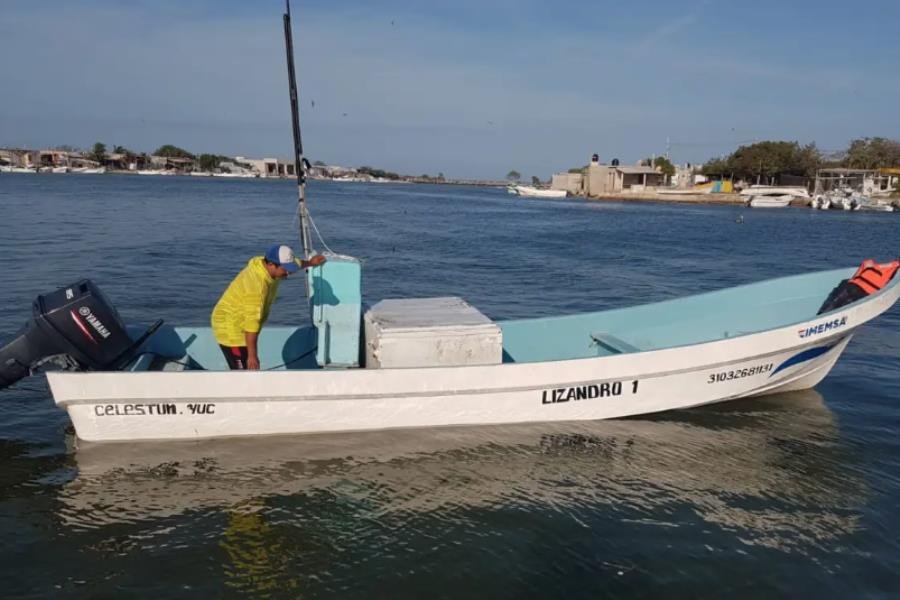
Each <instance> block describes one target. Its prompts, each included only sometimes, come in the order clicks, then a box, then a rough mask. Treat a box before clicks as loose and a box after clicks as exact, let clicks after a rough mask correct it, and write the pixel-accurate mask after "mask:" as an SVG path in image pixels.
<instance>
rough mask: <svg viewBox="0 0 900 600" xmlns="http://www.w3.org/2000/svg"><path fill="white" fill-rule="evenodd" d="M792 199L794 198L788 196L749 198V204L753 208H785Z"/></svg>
mask: <svg viewBox="0 0 900 600" xmlns="http://www.w3.org/2000/svg"><path fill="white" fill-rule="evenodd" d="M793 199H794V197H793V196H790V195H784V196H751V197H750V202H749V204H750V206H752V207H753V208H787V207H788V206H790V204H791V200H793Z"/></svg>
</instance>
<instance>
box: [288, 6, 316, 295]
mask: <svg viewBox="0 0 900 600" xmlns="http://www.w3.org/2000/svg"><path fill="white" fill-rule="evenodd" d="M284 48H285V52H286V53H287V70H288V85H289V88H290V94H291V120H292V124H293V132H294V172H295V174H296V175H297V209H298V212H299V213H300V240H301V241H302V243H303V258H305V259H309V255H310V239H309V212H308V210H307V207H306V167H305V164H306V161H305V159H304V158H303V140H302V139H301V137H300V107H299V105H298V97H299V94H298V93H297V76H296V74H295V72H294V39H293V36H292V34H291V2H290V0H285V13H284ZM304 281H305V282H306V296H307V297H309V295H310V289H309V279H308V278H304Z"/></svg>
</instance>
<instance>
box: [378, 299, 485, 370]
mask: <svg viewBox="0 0 900 600" xmlns="http://www.w3.org/2000/svg"><path fill="white" fill-rule="evenodd" d="M363 321H364V322H365V335H366V368H368V369H392V368H405V367H456V366H463V365H496V364H500V363H501V362H503V334H502V332H501V330H500V327H499V326H498V325H497V324H495V323H494V322H493V321H491V320H490V319H488V318H487V317H486V316H484V315H483V314H482V313H481V312H480V311H479V310H478V309H477V308H475V307H474V306H472V305H471V304H469V303H468V302H466V301H465V300H463V299H462V298H456V297H448V298H414V299H410V300H382V301H381V302H379V303H378V304H376V305H375V306H373V307H372V308H371V309H370V310H369V311H367V312H366V314H365V317H364V318H363Z"/></svg>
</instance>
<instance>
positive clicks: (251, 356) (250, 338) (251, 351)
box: [244, 331, 259, 371]
mask: <svg viewBox="0 0 900 600" xmlns="http://www.w3.org/2000/svg"><path fill="white" fill-rule="evenodd" d="M244 340H245V341H246V342H247V370H248V371H259V354H258V351H257V342H258V341H259V332H258V331H256V332H250V331H245V332H244Z"/></svg>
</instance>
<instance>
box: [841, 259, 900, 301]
mask: <svg viewBox="0 0 900 600" xmlns="http://www.w3.org/2000/svg"><path fill="white" fill-rule="evenodd" d="M898 268H900V260H895V261H893V262H889V263H886V264H883V265H879V264H878V263H877V262H875V261H874V260H872V259H868V260H864V261H863V262H862V264H861V265H859V269H857V270H856V273H854V275H853V277H851V278H850V283H854V284H856V285H858V286H859V287H860V288H862V290H863V291H864V292H865V293H866V294H874V293H875V292H877V291H878V290H880V289H881V288H883V287H884V286H886V285H887V284H888V282H889V281H890V280H891V278H892V277H893V276H894V273H896V272H897V269H898Z"/></svg>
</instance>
